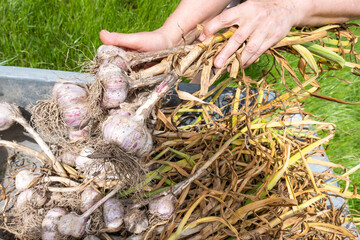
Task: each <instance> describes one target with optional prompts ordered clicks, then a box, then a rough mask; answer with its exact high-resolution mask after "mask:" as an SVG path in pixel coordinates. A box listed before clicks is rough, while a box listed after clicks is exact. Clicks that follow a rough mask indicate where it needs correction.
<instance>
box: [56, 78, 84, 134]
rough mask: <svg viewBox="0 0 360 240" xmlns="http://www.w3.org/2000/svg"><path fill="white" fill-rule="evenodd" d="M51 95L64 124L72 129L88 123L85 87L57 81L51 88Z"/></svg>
mask: <svg viewBox="0 0 360 240" xmlns="http://www.w3.org/2000/svg"><path fill="white" fill-rule="evenodd" d="M53 96H54V98H55V99H56V102H57V104H58V106H59V108H60V111H61V113H62V117H63V120H64V121H65V123H66V125H68V126H69V127H71V128H73V129H81V128H83V127H85V126H86V125H87V124H88V122H89V120H90V117H89V116H88V108H87V102H86V99H87V97H88V91H87V90H86V88H84V87H82V86H81V85H79V84H76V83H72V82H57V83H56V84H55V86H54V88H53Z"/></svg>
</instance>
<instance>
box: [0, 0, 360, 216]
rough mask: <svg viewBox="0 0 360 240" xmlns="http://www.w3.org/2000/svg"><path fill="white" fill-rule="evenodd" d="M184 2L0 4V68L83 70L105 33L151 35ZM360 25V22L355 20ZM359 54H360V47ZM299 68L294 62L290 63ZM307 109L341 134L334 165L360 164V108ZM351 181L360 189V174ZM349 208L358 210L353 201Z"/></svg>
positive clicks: (346, 93)
mask: <svg viewBox="0 0 360 240" xmlns="http://www.w3.org/2000/svg"><path fill="white" fill-rule="evenodd" d="M178 2H180V0H172V1H166V0H157V1H145V0H118V1H116V0H108V1H99V0H97V1H95V0H76V1H75V0H49V1H45V0H29V1H20V0H5V1H3V2H2V4H1V5H0V15H1V18H0V32H1V35H0V65H12V66H22V67H32V68H45V69H58V70H75V71H76V70H79V69H80V67H79V66H80V63H82V62H84V61H86V60H87V59H88V58H92V56H93V54H94V53H95V49H96V48H97V47H98V46H99V45H100V44H101V42H100V40H99V37H98V34H99V32H100V30H101V29H107V30H109V31H117V32H137V31H149V30H153V29H156V28H158V27H160V26H161V25H162V23H163V22H164V21H165V19H166V18H167V17H168V16H169V15H170V13H171V12H172V11H173V10H174V9H175V8H176V6H177V4H178ZM357 22H358V23H360V21H357ZM356 51H357V52H360V44H357V47H356ZM266 63H267V59H266V58H262V60H261V61H260V62H259V63H256V64H253V65H252V66H251V67H250V68H249V69H247V73H248V74H250V75H252V76H258V75H259V69H261V68H263V67H264V65H266ZM291 63H292V66H293V67H296V64H297V62H296V58H291ZM324 76H335V77H337V78H342V79H346V80H349V81H353V82H356V83H358V84H360V77H356V76H354V75H352V74H351V73H350V72H349V69H343V70H340V71H331V72H328V73H325V75H324ZM321 85H322V90H321V94H324V95H330V96H333V97H336V98H341V99H343V100H346V101H350V102H355V101H360V86H359V85H357V84H355V85H349V84H346V83H343V82H341V81H339V80H336V79H335V78H327V79H323V80H322V81H321ZM306 103H307V105H306V110H307V111H310V112H311V113H313V114H315V115H318V116H320V117H322V118H325V119H326V121H328V122H332V123H335V124H336V126H337V133H336V135H335V138H334V139H333V140H332V141H331V143H330V144H329V146H328V148H327V154H328V156H329V158H330V160H331V161H333V162H337V163H341V164H344V165H345V166H346V167H352V166H355V165H357V164H359V163H360V159H359V158H360V107H359V106H357V105H355V106H353V105H342V104H337V103H332V102H327V101H323V100H319V99H315V98H311V99H309V100H307V101H306ZM353 180H354V181H355V182H356V183H357V187H358V188H360V173H357V174H354V176H353ZM350 206H351V207H355V208H357V209H359V210H360V207H358V206H356V202H355V201H350Z"/></svg>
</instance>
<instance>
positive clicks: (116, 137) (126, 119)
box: [102, 73, 177, 157]
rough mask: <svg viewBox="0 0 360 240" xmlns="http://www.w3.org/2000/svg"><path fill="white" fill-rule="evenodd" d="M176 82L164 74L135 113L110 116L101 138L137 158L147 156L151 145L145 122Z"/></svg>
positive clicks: (126, 112) (129, 112)
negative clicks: (159, 82)
mask: <svg viewBox="0 0 360 240" xmlns="http://www.w3.org/2000/svg"><path fill="white" fill-rule="evenodd" d="M176 80H177V77H176V75H175V74H173V73H169V74H166V75H165V77H164V80H163V81H162V82H161V84H160V85H158V86H157V87H156V88H155V89H154V90H153V92H152V93H151V94H150V95H149V97H148V99H147V100H146V101H145V102H144V103H143V104H142V105H141V106H140V107H139V108H138V109H137V110H136V112H134V111H131V110H127V109H126V110H125V109H123V110H122V109H120V110H117V111H116V112H115V114H113V115H110V116H109V117H108V118H107V119H106V121H105V122H104V123H103V125H102V132H103V138H104V139H105V140H106V141H108V142H110V143H115V144H117V145H118V146H119V147H121V148H122V149H123V150H124V151H126V152H128V153H130V154H134V155H136V156H138V157H144V156H146V155H147V154H149V153H150V152H151V150H152V146H153V143H152V136H151V133H150V130H149V129H148V128H147V126H146V120H147V118H148V117H149V115H150V113H151V111H152V110H153V108H154V107H155V105H156V103H157V102H158V101H159V100H160V99H161V98H162V97H163V96H164V95H165V94H166V93H167V92H168V91H169V90H170V88H171V87H173V86H174V84H175V82H176Z"/></svg>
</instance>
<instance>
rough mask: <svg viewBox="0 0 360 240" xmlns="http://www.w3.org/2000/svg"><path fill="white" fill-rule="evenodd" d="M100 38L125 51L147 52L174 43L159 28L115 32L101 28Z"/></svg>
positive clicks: (167, 46)
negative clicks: (146, 30) (143, 30)
mask: <svg viewBox="0 0 360 240" xmlns="http://www.w3.org/2000/svg"><path fill="white" fill-rule="evenodd" d="M100 39H101V41H102V42H103V43H104V44H107V45H114V46H119V47H123V48H125V49H126V50H127V51H135V52H149V51H157V50H162V49H167V48H171V47H173V46H174V43H173V42H172V41H171V39H169V38H168V37H167V34H165V32H164V31H163V30H162V29H161V28H160V29H157V30H155V31H152V32H138V33H129V34H126V33H116V32H108V31H106V30H102V31H101V32H100Z"/></svg>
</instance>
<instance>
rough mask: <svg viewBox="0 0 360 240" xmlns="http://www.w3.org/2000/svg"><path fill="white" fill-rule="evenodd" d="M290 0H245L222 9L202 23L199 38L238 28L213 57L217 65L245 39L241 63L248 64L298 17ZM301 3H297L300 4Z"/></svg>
mask: <svg viewBox="0 0 360 240" xmlns="http://www.w3.org/2000/svg"><path fill="white" fill-rule="evenodd" d="M292 2H293V1H291V0H248V1H246V2H244V3H242V4H240V5H238V6H236V7H233V8H230V9H228V10H225V11H224V12H222V13H220V14H219V15H218V16H216V17H215V18H213V19H212V20H210V21H209V22H208V23H206V24H205V25H204V29H203V32H202V35H201V36H200V40H201V41H203V40H204V39H206V38H208V37H210V36H212V35H213V34H215V33H216V32H218V31H219V30H221V29H223V28H227V27H230V26H237V27H238V30H236V32H235V33H234V35H233V36H232V37H231V38H230V39H229V41H228V43H227V44H226V46H225V47H224V49H223V50H222V51H221V52H220V53H219V54H218V56H217V57H216V59H215V62H214V64H215V66H216V67H217V68H220V67H222V66H223V65H224V63H225V61H226V60H227V59H228V58H229V57H230V56H231V55H232V54H233V53H234V52H235V51H236V50H237V49H238V48H239V47H240V45H242V44H243V43H244V41H245V40H247V43H246V46H245V48H244V50H243V52H242V57H241V66H242V67H248V66H249V65H250V64H251V63H253V62H254V61H255V60H256V59H257V58H259V56H260V55H261V54H263V53H264V52H265V51H266V50H267V49H269V48H270V47H272V46H273V45H275V44H276V43H277V42H279V41H280V40H281V39H282V38H284V37H285V36H286V35H287V34H288V33H289V31H290V29H291V27H292V26H295V25H297V23H298V19H299V18H300V17H301V16H299V15H301V14H302V13H301V11H300V9H299V6H297V8H295V6H294V5H293V3H292ZM299 4H300V3H299Z"/></svg>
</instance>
